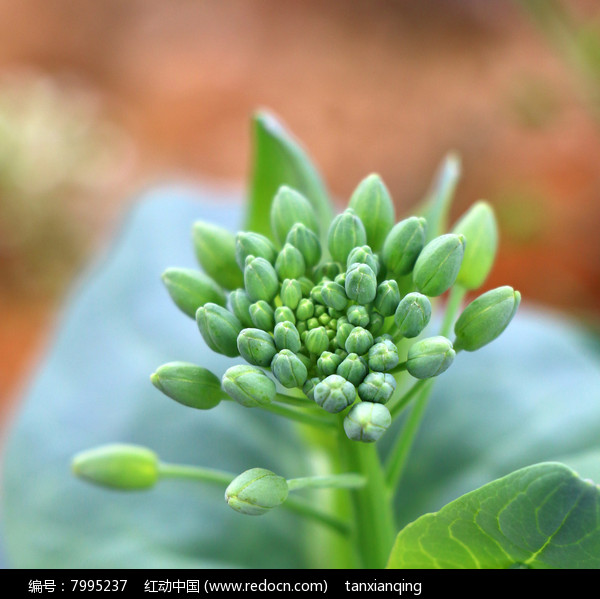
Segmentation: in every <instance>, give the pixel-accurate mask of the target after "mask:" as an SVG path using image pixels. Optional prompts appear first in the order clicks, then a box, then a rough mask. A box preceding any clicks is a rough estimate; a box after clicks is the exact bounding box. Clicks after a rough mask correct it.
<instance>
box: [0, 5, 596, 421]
mask: <svg viewBox="0 0 600 599" xmlns="http://www.w3.org/2000/svg"><path fill="white" fill-rule="evenodd" d="M259 107H265V108H269V109H271V110H273V111H274V112H275V113H276V114H277V115H279V117H280V118H281V119H282V120H283V121H284V122H285V123H287V125H288V126H289V128H290V129H291V130H292V131H293V132H294V133H295V134H296V135H297V136H298V138H299V139H300V140H302V142H303V144H304V145H305V147H306V148H307V149H308V151H309V153H310V155H311V156H312V157H313V159H314V161H315V162H316V164H317V165H318V167H319V168H320V170H321V172H322V174H323V176H324V178H325V180H326V182H327V184H328V187H329V189H330V192H331V193H332V195H333V196H334V197H335V198H337V201H338V202H339V203H340V204H339V205H340V207H341V205H342V202H345V201H346V199H347V198H348V197H349V194H350V193H351V192H352V190H353V188H354V187H355V186H356V185H357V183H358V182H359V181H360V180H361V179H362V178H363V177H364V176H365V175H367V174H368V173H369V172H373V171H375V172H379V173H380V174H381V175H382V176H383V178H384V180H385V182H386V183H387V185H388V187H389V188H390V190H391V192H392V195H393V197H394V200H395V202H396V204H397V208H398V212H399V214H402V213H403V212H408V211H410V210H411V209H412V208H414V206H416V205H417V204H418V202H419V200H420V199H421V198H422V197H423V195H424V194H425V192H426V190H427V188H428V186H429V182H430V180H431V178H432V175H433V172H434V170H435V168H436V166H437V164H438V163H439V162H440V160H441V159H442V157H443V156H444V155H445V154H446V153H447V152H448V151H449V150H456V151H457V152H459V153H460V155H461V157H462V162H463V172H464V175H463V179H462V181H461V183H460V185H459V188H458V191H457V200H456V203H455V205H454V208H453V217H454V218H455V217H457V216H458V215H459V214H460V213H461V212H463V211H464V210H465V209H466V208H467V206H468V205H469V204H471V203H472V202H473V201H475V200H477V199H480V198H484V199H487V200H489V201H490V202H491V203H492V204H493V205H494V207H495V209H496V211H497V214H498V217H499V220H500V227H501V246H500V255H499V260H498V263H497V265H496V266H495V269H494V272H493V274H492V276H491V278H490V279H489V280H488V281H487V283H486V287H493V286H496V285H499V284H511V285H513V286H514V287H516V288H519V289H520V290H521V291H522V293H523V296H524V297H525V298H526V300H527V301H529V302H532V301H535V302H538V303H541V304H544V305H546V306H549V307H552V308H555V309H559V310H561V311H563V312H566V313H568V314H570V315H572V316H574V317H576V318H579V319H581V320H582V321H583V322H585V323H586V324H588V325H591V326H593V327H597V326H598V322H599V321H600V234H599V225H600V7H599V5H598V2H597V0H562V1H561V2H555V1H553V0H518V1H517V0H514V1H511V0H486V1H485V2H481V0H420V1H419V2H412V1H410V0H404V1H403V0H396V1H392V0H390V1H385V2H370V1H368V0H359V1H355V2H352V3H349V2H347V1H345V0H329V1H328V2H317V1H316V0H303V1H302V2H281V1H280V0H218V1H217V0H175V1H171V2H164V1H161V0H128V1H126V2H123V0H103V1H102V2H81V0H54V1H53V2H47V1H46V0H20V2H13V1H10V0H0V309H1V310H2V324H1V326H0V400H1V402H0V406H1V407H0V410H1V412H0V417H4V416H5V415H6V414H7V406H8V405H9V403H10V402H11V401H13V400H15V399H16V398H17V397H18V395H19V392H20V391H21V390H22V389H23V387H24V385H26V381H27V377H28V375H29V374H30V372H31V370H32V368H33V366H34V365H35V360H36V358H37V357H38V356H39V355H40V354H41V352H43V348H44V344H45V342H46V340H47V339H48V337H49V335H50V334H51V331H52V326H53V324H54V322H55V320H56V315H57V314H58V313H59V309H60V306H61V303H62V301H63V300H64V298H65V294H66V292H67V290H68V289H69V288H70V287H71V286H72V284H73V281H74V280H75V278H76V277H77V275H78V273H79V272H80V270H81V268H82V267H83V266H84V265H85V264H86V263H88V262H89V260H90V259H91V257H92V256H93V255H95V254H97V253H98V252H100V251H101V250H102V248H103V247H106V246H107V245H108V243H109V242H110V238H111V234H113V233H114V231H115V229H116V226H117V224H118V222H119V220H120V219H121V218H122V216H123V215H124V213H125V212H126V210H127V208H128V205H129V204H130V203H131V201H132V198H133V197H134V196H135V193H136V192H138V191H139V190H140V189H142V188H144V187H146V186H147V185H149V184H151V183H153V182H156V181H159V180H165V179H170V180H173V179H184V180H194V181H202V180H204V181H209V182H211V183H215V182H217V183H218V182H223V183H227V184H228V185H229V184H233V185H235V186H237V187H239V188H240V189H242V186H243V184H244V182H245V179H246V177H247V174H248V167H249V152H250V136H249V133H250V128H249V117H250V115H251V114H252V112H253V111H254V110H255V109H256V108H259Z"/></svg>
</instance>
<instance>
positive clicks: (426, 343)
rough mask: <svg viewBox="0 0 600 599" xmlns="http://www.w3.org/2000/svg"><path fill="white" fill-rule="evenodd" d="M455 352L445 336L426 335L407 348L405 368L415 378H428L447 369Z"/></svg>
mask: <svg viewBox="0 0 600 599" xmlns="http://www.w3.org/2000/svg"><path fill="white" fill-rule="evenodd" d="M455 355H456V352H455V351H454V349H453V348H452V343H450V341H449V340H448V339H446V337H428V338H427V339H422V340H421V341H417V342H416V343H414V344H413V345H412V346H411V348H410V349H409V350H408V355H407V359H406V370H408V372H409V373H410V374H412V376H414V377H415V378H417V379H428V378H431V377H434V376H438V375H439V374H442V372H444V371H445V370H448V368H449V367H450V365H451V364H452V362H453V361H454V356H455Z"/></svg>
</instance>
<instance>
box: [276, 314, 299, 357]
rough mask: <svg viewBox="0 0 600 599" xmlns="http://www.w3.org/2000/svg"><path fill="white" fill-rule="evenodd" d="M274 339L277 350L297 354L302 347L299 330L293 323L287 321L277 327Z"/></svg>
mask: <svg viewBox="0 0 600 599" xmlns="http://www.w3.org/2000/svg"><path fill="white" fill-rule="evenodd" d="M273 337H274V339H275V345H276V346H277V349H289V350H290V351H292V352H294V353H297V352H299V351H300V348H301V347H302V343H301V342H300V333H298V329H297V328H296V327H295V326H294V325H293V324H292V323H291V322H287V321H286V322H279V323H277V324H276V325H275V331H274V332H273Z"/></svg>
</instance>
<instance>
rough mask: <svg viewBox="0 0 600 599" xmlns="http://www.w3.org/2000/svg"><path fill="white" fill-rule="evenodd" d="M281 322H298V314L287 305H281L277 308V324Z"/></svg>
mask: <svg viewBox="0 0 600 599" xmlns="http://www.w3.org/2000/svg"><path fill="white" fill-rule="evenodd" d="M280 322H290V323H292V324H296V315H295V314H294V312H293V310H291V309H290V308H288V307H287V306H279V307H278V308H275V324H277V323H280Z"/></svg>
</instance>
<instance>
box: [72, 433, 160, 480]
mask: <svg viewBox="0 0 600 599" xmlns="http://www.w3.org/2000/svg"><path fill="white" fill-rule="evenodd" d="M71 467H72V470H73V473H74V474H75V475H76V476H78V477H79V478H83V479H84V480H86V481H88V482H91V483H94V484H96V485H101V486H103V487H110V488H111V489H120V490H123V491H135V490H139V489H149V488H151V487H153V486H154V485H155V484H156V483H157V482H158V457H157V456H156V454H155V453H154V452H153V451H150V450H149V449H146V448H145V447H139V446H137V445H121V444H115V445H104V446H102V447H97V448H95V449H88V450H87V451H82V452H81V453H78V454H77V455H76V456H75V457H74V458H73V462H72V464H71Z"/></svg>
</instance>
